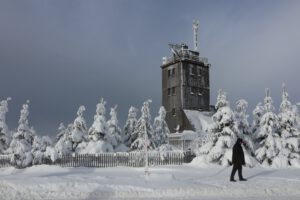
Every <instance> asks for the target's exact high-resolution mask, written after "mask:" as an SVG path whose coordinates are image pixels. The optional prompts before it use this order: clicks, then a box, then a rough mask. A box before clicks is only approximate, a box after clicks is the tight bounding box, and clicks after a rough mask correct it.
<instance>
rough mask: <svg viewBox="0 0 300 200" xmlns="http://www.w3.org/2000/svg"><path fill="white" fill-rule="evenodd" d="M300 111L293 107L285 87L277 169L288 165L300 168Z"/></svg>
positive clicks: (281, 111)
mask: <svg viewBox="0 0 300 200" xmlns="http://www.w3.org/2000/svg"><path fill="white" fill-rule="evenodd" d="M297 118H298V110H297V106H296V105H292V103H291V102H290V101H289V96H288V93H287V91H286V86H285V85H283V92H282V102H281V104H280V109H279V114H278V133H279V135H280V137H281V138H280V140H277V143H276V146H277V148H278V149H279V154H278V155H277V156H276V157H275V159H274V160H273V165H274V166H277V167H286V166H288V165H292V166H300V162H299V161H300V160H299V158H300V154H299V140H300V132H299V130H298V128H297V127H298V124H297Z"/></svg>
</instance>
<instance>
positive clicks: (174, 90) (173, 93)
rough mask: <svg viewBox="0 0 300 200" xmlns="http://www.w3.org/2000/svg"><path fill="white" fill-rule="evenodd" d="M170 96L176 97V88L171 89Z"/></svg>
mask: <svg viewBox="0 0 300 200" xmlns="http://www.w3.org/2000/svg"><path fill="white" fill-rule="evenodd" d="M172 95H176V88H175V87H172Z"/></svg>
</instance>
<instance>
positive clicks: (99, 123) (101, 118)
mask: <svg viewBox="0 0 300 200" xmlns="http://www.w3.org/2000/svg"><path fill="white" fill-rule="evenodd" d="M105 104H106V102H105V101H104V99H103V98H102V99H101V100H100V103H98V104H97V106H96V114H95V116H94V122H93V124H92V126H91V127H90V129H89V138H90V139H91V140H93V141H98V140H104V136H105V135H106V133H107V126H106V119H105V112H106V110H105Z"/></svg>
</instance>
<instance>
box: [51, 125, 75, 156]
mask: <svg viewBox="0 0 300 200" xmlns="http://www.w3.org/2000/svg"><path fill="white" fill-rule="evenodd" d="M72 130H73V124H69V125H68V127H67V128H66V127H65V126H64V125H63V123H61V124H60V125H59V128H58V134H57V137H56V139H57V142H56V144H55V146H54V149H55V150H56V152H57V154H58V155H59V156H62V155H66V154H71V153H72V152H73V148H72V147H73V142H72Z"/></svg>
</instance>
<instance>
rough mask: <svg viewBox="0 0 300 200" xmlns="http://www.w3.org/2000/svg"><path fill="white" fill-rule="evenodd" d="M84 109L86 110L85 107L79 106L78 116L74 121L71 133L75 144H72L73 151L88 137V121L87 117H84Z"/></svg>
mask: <svg viewBox="0 0 300 200" xmlns="http://www.w3.org/2000/svg"><path fill="white" fill-rule="evenodd" d="M84 111H85V107H84V106H79V108H78V111H77V117H76V119H75V120H74V123H73V130H72V133H71V137H72V143H73V145H72V148H73V151H75V149H76V147H77V146H78V144H79V143H81V142H83V141H86V140H87V138H88V137H87V128H86V122H85V119H84V118H83V113H84Z"/></svg>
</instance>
